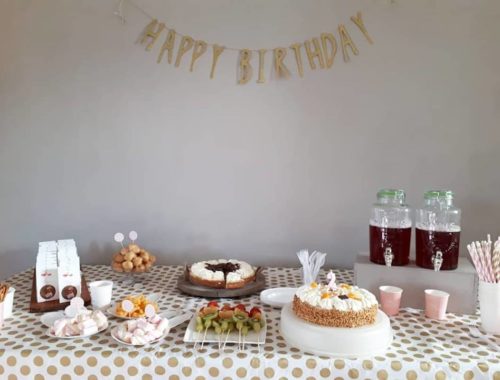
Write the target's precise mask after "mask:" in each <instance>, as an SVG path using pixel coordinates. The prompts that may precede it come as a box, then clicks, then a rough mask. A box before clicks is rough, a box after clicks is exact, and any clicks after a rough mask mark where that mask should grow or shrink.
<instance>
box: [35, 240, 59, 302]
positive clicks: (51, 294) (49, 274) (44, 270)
mask: <svg viewBox="0 0 500 380" xmlns="http://www.w3.org/2000/svg"><path fill="white" fill-rule="evenodd" d="M51 243H55V242H42V243H40V244H39V246H38V255H37V258H36V286H37V289H36V297H37V302H47V301H53V300H57V299H59V287H58V278H57V273H58V269H57V245H56V244H54V245H53V244H51ZM54 248H55V250H54Z"/></svg>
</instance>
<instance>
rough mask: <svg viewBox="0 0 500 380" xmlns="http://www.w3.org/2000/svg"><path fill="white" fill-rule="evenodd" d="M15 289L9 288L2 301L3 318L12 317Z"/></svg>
mask: <svg viewBox="0 0 500 380" xmlns="http://www.w3.org/2000/svg"><path fill="white" fill-rule="evenodd" d="M15 291H16V289H14V288H9V290H8V291H7V295H6V296H5V299H4V301H3V318H4V319H8V318H10V317H12V309H13V307H14V293H15Z"/></svg>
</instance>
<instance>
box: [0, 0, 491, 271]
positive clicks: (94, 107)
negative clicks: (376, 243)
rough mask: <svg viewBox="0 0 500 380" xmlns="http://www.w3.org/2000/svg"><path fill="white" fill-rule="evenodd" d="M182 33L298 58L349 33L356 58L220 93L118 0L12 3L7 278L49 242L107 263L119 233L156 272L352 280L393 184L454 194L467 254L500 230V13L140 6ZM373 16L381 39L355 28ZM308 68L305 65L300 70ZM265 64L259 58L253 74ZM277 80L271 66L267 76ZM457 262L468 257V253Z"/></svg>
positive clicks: (2, 162) (7, 17)
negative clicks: (227, 262)
mask: <svg viewBox="0 0 500 380" xmlns="http://www.w3.org/2000/svg"><path fill="white" fill-rule="evenodd" d="M137 2H138V3H140V4H141V5H142V6H143V7H145V8H147V9H148V10H149V11H150V12H151V13H153V14H155V15H157V16H158V17H159V18H160V19H163V20H165V21H167V22H169V23H170V24H171V25H172V26H174V27H175V28H176V29H177V30H178V31H181V32H187V33H191V34H192V35H193V36H195V37H202V38H205V39H206V40H208V41H215V42H219V43H223V44H226V45H228V46H231V45H232V46H242V47H259V46H265V47H273V46H287V44H289V43H291V42H294V41H303V40H304V39H305V38H310V37H312V36H317V35H319V34H320V33H321V32H323V31H331V30H332V31H333V30H335V27H336V25H337V24H338V23H340V22H345V23H346V24H347V25H348V28H349V30H350V32H351V35H352V36H353V38H354V39H355V41H356V43H357V45H358V47H359V49H360V55H359V56H357V57H354V58H353V59H352V61H351V62H350V63H349V64H346V63H344V62H342V60H341V59H340V58H341V57H340V56H337V59H336V61H335V64H334V66H333V68H332V69H331V70H317V71H314V72H313V71H311V70H309V69H306V74H305V77H304V78H303V79H300V78H297V77H296V76H294V78H292V79H290V80H288V81H283V80H276V79H272V80H271V81H270V82H269V83H268V84H266V85H263V86H262V85H257V84H255V83H253V82H254V80H252V83H250V84H248V85H246V86H238V85H236V84H235V77H236V74H235V68H236V66H235V62H236V57H235V54H236V53H234V52H227V54H226V53H224V55H223V56H222V58H221V61H220V64H219V67H218V72H217V77H216V79H214V80H209V79H208V70H209V59H210V56H211V55H210V54H207V55H206V56H204V57H203V58H202V59H200V61H199V63H198V66H197V70H196V71H195V72H194V73H189V71H188V64H187V62H186V63H184V64H183V66H182V67H181V68H178V69H175V68H174V67H172V66H169V65H168V64H166V63H165V64H161V65H157V64H156V62H155V61H156V55H157V50H158V49H159V46H156V47H155V49H154V52H151V53H148V52H145V51H144V49H143V47H140V46H138V45H135V44H134V41H135V40H136V38H137V36H138V34H139V32H140V31H141V30H142V28H143V27H144V26H145V25H146V23H147V19H146V18H145V17H144V16H143V15H142V14H141V13H139V12H137V11H136V10H134V9H133V8H132V7H130V6H126V8H125V14H126V16H127V19H128V20H127V23H126V24H125V25H122V24H121V23H120V22H119V21H118V20H117V19H116V17H114V16H113V6H114V4H115V2H114V1H97V0H88V1H83V0H79V1H77V0H70V1H63V0H53V1H34V0H17V1H14V0H1V1H0V144H1V145H0V178H1V180H0V181H1V182H0V277H5V276H6V275H8V274H10V273H14V272H17V271H21V270H24V269H26V268H27V267H29V266H32V265H33V264H34V258H35V251H36V245H37V242H38V241H41V240H48V239H57V238H71V237H73V238H75V239H76V240H77V243H78V247H79V250H80V254H81V257H82V260H83V262H85V263H106V262H108V261H109V257H110V255H111V254H112V252H113V250H114V249H115V248H116V245H115V244H114V243H113V241H112V236H113V234H114V233H115V232H116V231H122V232H125V233H126V232H128V231H129V230H131V229H135V230H137V231H138V232H139V235H140V239H139V242H140V243H142V244H143V245H144V246H145V247H146V248H148V249H149V250H151V251H152V252H155V253H157V254H158V256H159V257H160V262H161V263H167V264H169V263H184V262H189V261H191V260H196V259H203V258H208V257H218V256H227V257H234V258H244V259H248V260H249V261H251V262H254V263H256V264H270V265H295V264H297V260H296V257H295V252H296V251H297V250H298V249H300V248H303V247H307V248H309V249H318V250H323V251H325V252H327V253H328V254H329V255H328V262H329V264H331V265H335V266H339V267H348V266H351V265H352V263H353V260H354V258H355V255H356V253H357V252H358V251H360V250H366V249H367V242H368V239H367V238H368V236H367V224H368V214H369V210H370V205H371V203H372V202H373V201H374V198H375V193H376V191H377V190H378V189H379V188H382V187H388V186H396V187H400V188H403V189H406V190H407V191H408V198H409V202H410V203H411V204H412V205H415V206H416V205H418V204H420V203H421V197H422V193H423V191H424V190H426V189H429V188H448V189H453V190H455V191H456V194H457V200H456V201H457V203H458V205H460V206H461V207H462V209H463V242H467V241H469V240H471V239H480V238H482V237H483V236H485V234H486V233H492V234H495V235H497V234H499V233H500V199H499V190H500V174H499V164H500V144H499V143H500V132H499V125H498V124H499V120H500V74H499V73H500V71H499V70H498V68H499V67H500V52H499V48H498V41H500V24H499V23H498V20H499V19H500V2H499V1H495V0H491V1H484V0H480V1H452V0H443V1H410V0H399V1H398V2H397V4H395V5H390V4H389V3H390V2H389V1H373V0H370V1H359V2H344V1H333V2H332V1H327V0H322V1H318V2H315V3H314V6H313V5H312V3H311V2H305V1H302V0H293V1H288V0H274V1H272V2H269V1H267V0H252V1H237V2H234V1H230V0H213V1H210V2H207V1H200V0H189V1H188V0H186V1H180V0H174V1H169V2H162V1H159V0H137ZM357 10H362V11H363V15H364V19H365V23H366V26H367V28H368V30H369V32H370V34H371V35H372V37H373V38H374V40H375V44H374V45H369V44H368V43H367V42H366V40H365V39H364V38H363V36H362V35H361V34H360V33H359V31H358V30H357V29H356V28H355V27H354V26H353V25H352V23H351V24H350V21H349V17H350V16H351V15H353V14H354V13H355V12H356V11H357ZM287 62H288V63H289V66H290V67H291V68H293V69H294V68H295V65H294V62H293V61H292V60H290V61H287ZM255 63H256V62H255ZM268 69H269V71H270V65H268ZM462 248H463V247H462Z"/></svg>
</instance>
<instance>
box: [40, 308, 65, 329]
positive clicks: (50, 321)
mask: <svg viewBox="0 0 500 380" xmlns="http://www.w3.org/2000/svg"><path fill="white" fill-rule="evenodd" d="M62 318H67V317H66V314H64V311H62V310H61V311H53V312H51V313H45V314H43V315H42V316H41V317H40V322H42V325H44V326H47V327H52V326H54V322H55V321H57V320H58V319H62Z"/></svg>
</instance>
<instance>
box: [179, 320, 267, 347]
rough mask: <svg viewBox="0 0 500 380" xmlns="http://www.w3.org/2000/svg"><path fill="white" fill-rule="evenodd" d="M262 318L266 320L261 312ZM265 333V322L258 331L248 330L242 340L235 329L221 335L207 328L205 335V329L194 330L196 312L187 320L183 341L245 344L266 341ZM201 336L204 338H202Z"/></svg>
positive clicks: (257, 343)
mask: <svg viewBox="0 0 500 380" xmlns="http://www.w3.org/2000/svg"><path fill="white" fill-rule="evenodd" d="M262 318H263V319H264V321H265V320H266V316H265V314H264V313H263V312H262ZM266 335H267V323H266V324H264V326H263V327H262V328H261V330H260V331H259V332H256V331H253V330H252V331H249V332H248V335H247V336H246V337H245V339H244V341H243V337H241V338H240V334H239V332H238V331H237V330H235V331H231V332H230V333H229V335H227V334H225V333H223V334H221V335H218V334H216V333H215V331H214V330H213V329H208V330H207V334H206V336H205V331H202V332H197V331H196V314H195V315H194V316H193V318H192V319H191V321H190V322H189V325H188V327H187V329H186V333H185V334H184V342H185V343H202V341H204V342H205V344H207V343H217V344H221V343H224V342H226V343H237V344H241V343H243V342H244V343H245V344H256V345H259V344H264V343H266ZM226 336H227V341H226ZM203 337H205V339H204V340H203Z"/></svg>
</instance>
